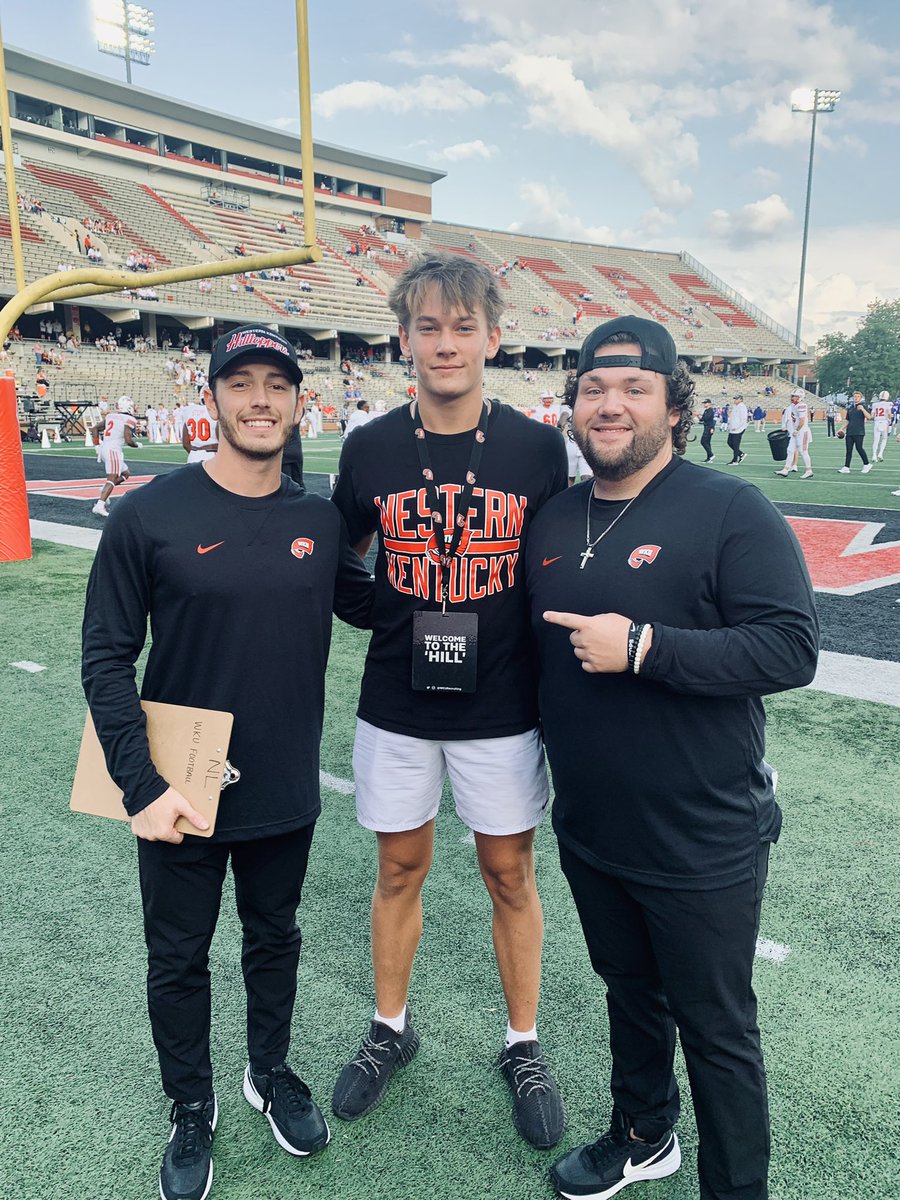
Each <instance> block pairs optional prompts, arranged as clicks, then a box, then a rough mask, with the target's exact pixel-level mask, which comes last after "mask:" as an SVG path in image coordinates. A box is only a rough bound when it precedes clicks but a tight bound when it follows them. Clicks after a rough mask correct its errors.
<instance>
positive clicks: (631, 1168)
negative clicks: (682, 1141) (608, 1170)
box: [622, 1138, 672, 1179]
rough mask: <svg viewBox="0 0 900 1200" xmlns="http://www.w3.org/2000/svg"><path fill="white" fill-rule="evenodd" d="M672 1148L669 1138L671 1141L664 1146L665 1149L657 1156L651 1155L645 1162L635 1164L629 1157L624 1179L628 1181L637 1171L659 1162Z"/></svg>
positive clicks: (623, 1170) (658, 1151) (657, 1153)
mask: <svg viewBox="0 0 900 1200" xmlns="http://www.w3.org/2000/svg"><path fill="white" fill-rule="evenodd" d="M671 1147H672V1139H671V1138H669V1140H668V1141H667V1142H666V1144H665V1145H664V1146H663V1148H662V1149H661V1150H657V1152H656V1153H655V1154H653V1155H651V1156H650V1158H645V1159H644V1160H643V1162H637V1163H636V1162H633V1161H632V1159H631V1158H630V1157H629V1159H628V1162H627V1163H625V1165H624V1166H623V1167H622V1176H623V1178H624V1179H628V1178H629V1176H631V1175H634V1174H635V1173H636V1172H637V1171H640V1170H641V1169H642V1168H644V1167H650V1166H652V1165H653V1164H654V1163H655V1162H657V1161H658V1160H659V1159H660V1158H662V1157H663V1156H664V1155H665V1154H667V1153H668V1151H669V1150H670V1149H671Z"/></svg>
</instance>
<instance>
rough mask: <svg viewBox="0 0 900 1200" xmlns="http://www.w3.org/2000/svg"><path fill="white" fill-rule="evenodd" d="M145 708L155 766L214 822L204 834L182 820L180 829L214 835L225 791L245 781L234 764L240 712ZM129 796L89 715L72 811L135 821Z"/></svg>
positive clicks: (152, 704) (155, 704)
mask: <svg viewBox="0 0 900 1200" xmlns="http://www.w3.org/2000/svg"><path fill="white" fill-rule="evenodd" d="M141 708H142V709H143V710H144V713H145V714H146V717H147V741H148V742H149V744H150V757H151V758H152V759H153V765H154V766H155V767H156V769H157V771H158V772H159V773H160V775H162V777H163V779H165V780H166V781H167V783H169V784H170V785H171V786H172V787H174V788H175V789H176V790H177V791H179V792H181V794H182V796H184V798H185V799H186V800H189V801H190V803H191V804H192V805H193V807H194V808H196V810H197V812H199V813H202V815H203V816H204V817H205V818H206V819H207V821H209V829H205V830H201V829H196V828H195V827H194V826H193V825H191V823H190V822H189V821H187V820H185V818H184V817H179V818H178V821H177V822H176V824H175V828H176V829H178V830H179V831H180V832H181V833H190V834H192V835H193V836H194V837H210V836H211V835H212V833H213V832H214V830H215V827H216V813H217V812H218V808H219V796H220V793H221V791H222V788H223V787H227V786H228V784H230V783H236V782H237V781H238V779H240V777H241V776H240V771H238V770H237V769H236V768H234V767H232V766H231V764H230V763H229V762H228V743H229V741H230V740H231V730H232V726H233V725H234V714H233V713H227V712H218V711H217V710H215V709H210V708H190V707H188V706H186V705H182V704H163V703H161V702H160V701H157V700H142V701H141ZM123 795H124V792H123V791H122V789H121V788H120V787H119V786H118V784H117V783H115V781H114V780H113V779H112V777H111V776H110V774H109V771H108V770H107V768H106V759H105V758H104V755H103V748H102V746H101V745H100V741H99V739H98V737H97V731H96V730H95V728H94V722H93V719H92V718H91V714H90V711H88V714H87V717H86V719H85V722H84V732H83V733H82V735H81V749H80V751H79V754H78V764H77V766H76V767H75V779H74V781H73V783H72V798H71V801H70V802H69V807H70V808H71V810H72V812H81V813H89V814H90V815H91V816H95V817H111V818H112V819H113V820H116V821H128V820H130V819H131V818H130V817H129V816H128V813H127V812H126V811H125V808H124V806H123V804H122V797H123Z"/></svg>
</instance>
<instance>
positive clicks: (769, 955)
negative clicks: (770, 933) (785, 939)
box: [756, 937, 791, 965]
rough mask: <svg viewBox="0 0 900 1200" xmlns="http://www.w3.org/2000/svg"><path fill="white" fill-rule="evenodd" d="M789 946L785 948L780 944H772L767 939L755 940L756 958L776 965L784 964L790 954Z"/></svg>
mask: <svg viewBox="0 0 900 1200" xmlns="http://www.w3.org/2000/svg"><path fill="white" fill-rule="evenodd" d="M790 952H791V948H790V946H785V945H783V944H782V943H781V942H773V941H771V939H769V938H764V937H761V938H757V939H756V957H757V958H765V959H768V961H769V962H773V963H778V964H779V965H780V964H781V963H783V962H784V960H785V959H786V958H787V956H788V955H789V954H790Z"/></svg>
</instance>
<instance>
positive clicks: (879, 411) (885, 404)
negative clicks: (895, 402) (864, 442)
mask: <svg viewBox="0 0 900 1200" xmlns="http://www.w3.org/2000/svg"><path fill="white" fill-rule="evenodd" d="M872 429H873V437H872V461H873V462H884V452H885V450H886V449H887V444H888V438H889V436H890V432H891V393H890V392H889V391H887V389H884V390H883V391H880V392H879V393H878V396H877V398H876V399H875V400H874V401H873V403H872Z"/></svg>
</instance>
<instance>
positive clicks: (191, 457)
mask: <svg viewBox="0 0 900 1200" xmlns="http://www.w3.org/2000/svg"><path fill="white" fill-rule="evenodd" d="M215 457H216V452H215V450H189V451H188V456H187V460H188V462H189V463H192V462H208V461H209V459H211V458H215Z"/></svg>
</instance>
